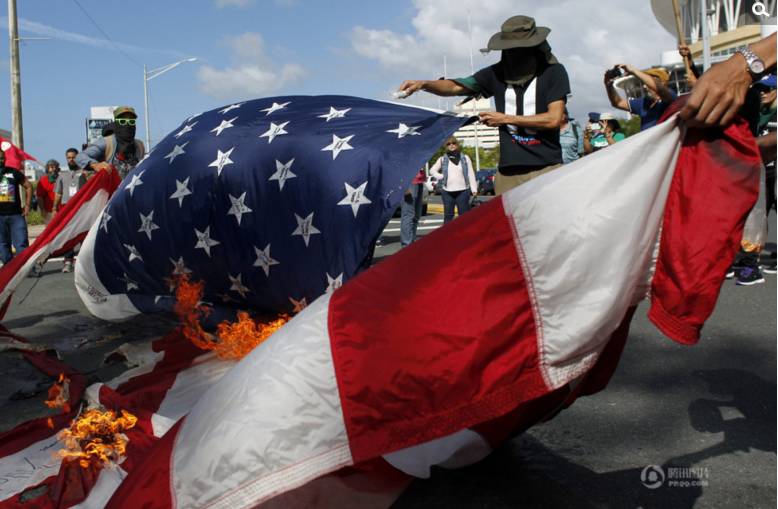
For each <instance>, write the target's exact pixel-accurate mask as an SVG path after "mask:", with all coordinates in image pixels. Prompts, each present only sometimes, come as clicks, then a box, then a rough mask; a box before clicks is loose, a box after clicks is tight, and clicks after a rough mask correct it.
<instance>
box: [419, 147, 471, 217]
mask: <svg viewBox="0 0 778 509" xmlns="http://www.w3.org/2000/svg"><path fill="white" fill-rule="evenodd" d="M445 148H446V153H445V154H443V155H442V156H440V157H439V158H438V160H437V161H435V164H434V165H433V166H432V168H430V175H432V176H433V177H435V178H436V179H438V186H439V187H440V189H441V191H440V196H441V198H442V199H443V223H444V224H445V223H448V222H449V221H451V220H452V219H454V208H455V207H456V209H457V213H458V214H459V215H460V216H461V215H462V214H464V213H465V212H467V211H468V210H470V198H471V197H473V196H475V195H476V193H477V192H478V185H477V184H476V182H475V169H474V168H473V162H472V161H471V160H470V157H469V156H468V155H467V154H463V153H462V150H461V148H460V145H459V141H458V140H457V139H456V138H454V137H453V136H451V137H449V138H448V139H447V140H446V144H445Z"/></svg>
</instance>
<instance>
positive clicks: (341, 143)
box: [322, 134, 354, 161]
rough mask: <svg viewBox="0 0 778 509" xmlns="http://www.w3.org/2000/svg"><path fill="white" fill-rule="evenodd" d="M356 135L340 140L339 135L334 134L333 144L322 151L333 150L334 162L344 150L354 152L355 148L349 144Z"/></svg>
mask: <svg viewBox="0 0 778 509" xmlns="http://www.w3.org/2000/svg"><path fill="white" fill-rule="evenodd" d="M353 137H354V135H353V134H352V135H350V136H346V137H345V138H339V137H338V135H336V134H333V135H332V143H330V144H329V145H327V146H326V147H324V148H323V149H322V151H327V150H331V151H332V160H333V161H334V160H335V158H336V157H338V154H340V152H341V151H343V150H352V149H353V148H354V147H352V146H351V145H349V144H348V142H349V141H351V138H353Z"/></svg>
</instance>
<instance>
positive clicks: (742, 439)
mask: <svg viewBox="0 0 778 509" xmlns="http://www.w3.org/2000/svg"><path fill="white" fill-rule="evenodd" d="M434 201H437V203H439V200H437V199H434ZM433 210H439V208H435V207H433ZM441 224H442V216H441V215H440V214H431V215H428V216H426V217H425V218H424V219H423V221H422V223H421V229H420V233H421V234H422V235H424V234H426V233H429V232H430V231H432V230H434V229H435V228H437V227H439V226H440V225H441ZM770 230H771V241H772V243H771V245H770V246H769V247H771V248H772V249H774V248H775V233H774V232H775V220H774V217H772V222H771V228H770ZM398 249H399V218H397V219H393V220H392V221H391V222H390V224H389V225H388V227H387V229H386V230H385V232H384V234H383V236H382V241H381V245H380V246H379V247H378V248H377V250H376V258H377V259H378V260H380V258H382V257H385V256H389V255H391V254H392V253H394V252H396V251H397V250H398ZM61 265H62V264H61V262H59V261H53V262H50V263H48V264H47V265H46V267H45V272H44V276H43V277H42V278H41V279H40V280H34V279H28V280H26V281H25V282H24V283H23V284H22V286H21V287H20V288H19V290H18V292H17V294H16V297H15V300H14V303H13V305H12V306H11V308H10V310H9V313H8V316H7V319H6V320H5V322H4V325H5V326H6V327H8V328H10V329H11V330H13V331H14V332H16V333H18V334H20V335H22V336H25V337H26V338H28V339H29V340H31V341H33V342H35V343H41V344H48V345H50V346H52V347H54V348H56V349H57V350H58V351H59V352H60V354H61V355H62V357H63V358H64V359H65V361H66V362H68V363H70V364H71V365H73V366H74V367H76V368H77V369H80V370H82V371H83V372H87V373H89V374H90V376H91V377H92V379H93V380H98V379H107V378H110V377H113V376H115V375H116V374H117V373H118V371H120V370H121V367H120V366H117V365H112V366H103V365H102V359H103V355H104V354H105V353H106V352H108V351H110V350H112V349H114V348H116V347H117V346H118V345H119V344H120V343H121V342H122V341H127V340H130V341H142V340H144V339H150V338H153V337H156V336H159V335H160V334H161V333H163V332H166V331H167V330H169V329H170V328H172V326H173V325H174V322H172V321H171V320H169V319H166V318H163V317H143V318H141V319H136V320H133V321H130V322H125V323H122V324H107V323H103V322H100V321H98V320H96V319H94V318H92V317H90V316H89V315H88V314H87V312H86V310H85V309H84V307H83V305H82V304H81V302H80V300H79V299H78V297H77V296H76V293H75V289H74V288H73V285H72V279H73V275H72V274H62V273H60V272H59V270H60V268H61ZM765 277H766V279H767V281H766V283H765V284H762V285H757V286H753V287H742V286H736V285H735V284H734V282H732V281H727V282H726V284H725V285H724V287H723V289H722V292H721V297H720V299H719V303H718V306H717V308H716V310H715V312H714V314H713V316H712V317H711V318H710V319H709V321H708V323H707V325H706V327H705V329H704V330H703V337H702V339H701V340H700V343H699V344H698V345H697V346H694V347H683V346H680V345H677V344H675V343H673V342H672V341H670V340H668V339H666V338H664V337H662V336H661V335H660V334H659V332H658V331H657V330H656V329H655V328H654V327H653V326H652V325H651V324H650V323H649V322H648V320H647V319H646V318H645V313H646V310H647V308H646V307H645V306H642V307H641V308H640V309H639V310H638V313H637V314H636V316H635V319H634V320H633V324H632V328H631V334H630V338H629V340H628V343H627V347H626V350H625V352H624V356H623V358H622V362H621V364H620V365H619V368H618V371H617V372H616V375H615V376H614V378H613V380H612V381H611V384H610V385H609V387H608V388H607V390H605V391H604V392H601V393H600V394H597V395H595V396H592V397H587V398H583V399H581V400H579V401H577V402H576V403H575V404H574V405H573V406H572V407H571V408H569V409H568V410H566V411H564V412H562V413H561V414H560V415H558V416H557V417H556V418H555V419H554V420H552V421H551V422H548V423H545V424H542V425H540V426H537V427H535V428H533V429H532V430H531V431H529V432H528V433H525V434H524V435H522V436H520V437H518V438H516V439H514V440H513V441H511V442H509V443H508V444H506V445H505V446H504V447H502V448H501V449H499V450H498V451H497V452H496V453H494V454H493V455H492V456H491V457H489V458H487V459H486V460H485V461H483V462H481V463H479V464H477V465H474V466H472V467H469V468H465V469H461V470H457V471H445V470H435V471H434V473H433V476H432V478H431V479H430V480H427V481H417V482H414V484H413V485H412V486H411V487H410V489H409V490H408V491H407V492H406V493H405V494H404V495H403V496H402V497H401V498H400V500H398V501H397V502H396V503H395V505H394V506H393V507H394V509H411V508H451V507H466V508H489V509H499V508H540V507H543V508H567V507H577V508H614V509H615V508H637V507H644V508H654V507H656V508H687V507H701V508H708V507H711V508H727V507H733V506H734V507H775V505H776V495H775V494H776V276H774V275H772V276H771V275H766V276H765ZM430 305H431V306H432V305H434V303H430ZM20 359H21V357H20V356H19V355H18V354H16V353H14V352H0V372H2V373H4V374H6V377H5V378H4V383H3V384H2V386H0V430H6V429H8V428H10V427H12V426H14V425H15V424H17V423H19V422H22V421H24V420H27V419H29V418H32V417H36V416H39V415H45V414H46V412H47V410H46V409H45V408H44V407H43V405H42V400H43V399H44V397H43V396H44V391H45V389H46V388H47V387H48V385H49V384H50V382H51V381H50V380H49V379H47V378H46V377H43V376H42V375H40V374H39V373H38V372H37V371H36V370H35V369H34V368H32V367H31V366H29V365H28V364H27V363H26V362H24V361H21V360H20ZM648 465H658V466H660V467H662V472H663V473H664V474H665V476H666V480H665V483H664V484H663V486H661V487H659V488H657V489H649V488H646V487H645V486H644V485H643V483H642V482H641V472H642V471H643V470H644V468H645V467H646V466H648ZM682 467H688V468H693V469H695V470H694V473H695V474H696V475H697V476H698V477H701V479H702V481H703V482H704V483H705V484H706V485H705V486H702V487H680V486H679V487H670V486H669V482H668V481H670V480H671V479H672V476H673V475H675V476H676V477H678V476H680V475H682V474H685V473H688V471H680V470H673V469H676V468H682ZM685 480H688V477H687V478H686V479H685Z"/></svg>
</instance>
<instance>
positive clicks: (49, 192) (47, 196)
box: [35, 159, 59, 224]
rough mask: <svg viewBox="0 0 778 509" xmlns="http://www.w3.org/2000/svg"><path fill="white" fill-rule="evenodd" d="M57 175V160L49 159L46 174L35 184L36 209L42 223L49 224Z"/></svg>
mask: <svg viewBox="0 0 778 509" xmlns="http://www.w3.org/2000/svg"><path fill="white" fill-rule="evenodd" d="M58 176H59V161H57V160H56V159H49V160H48V161H47V162H46V174H45V175H44V176H43V177H42V178H41V179H40V180H39V181H38V185H37V186H35V197H36V198H37V199H38V210H40V213H41V216H42V217H43V223H44V224H49V221H51V217H52V215H53V212H54V183H55V182H56V181H57V177H58Z"/></svg>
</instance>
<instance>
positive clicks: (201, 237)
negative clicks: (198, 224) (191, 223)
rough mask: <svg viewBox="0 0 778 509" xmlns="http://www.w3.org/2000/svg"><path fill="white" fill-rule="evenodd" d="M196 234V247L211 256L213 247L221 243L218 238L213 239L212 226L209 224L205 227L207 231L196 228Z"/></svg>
mask: <svg viewBox="0 0 778 509" xmlns="http://www.w3.org/2000/svg"><path fill="white" fill-rule="evenodd" d="M194 231H195V235H196V236H197V244H195V249H202V250H203V251H205V253H206V254H207V255H208V257H209V258H210V257H211V247H212V246H217V245H219V244H221V242H219V241H218V240H213V239H212V238H211V233H210V231H211V227H210V226H208V227H206V228H205V231H202V232H201V231H200V230H198V229H197V228H195V229H194Z"/></svg>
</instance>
